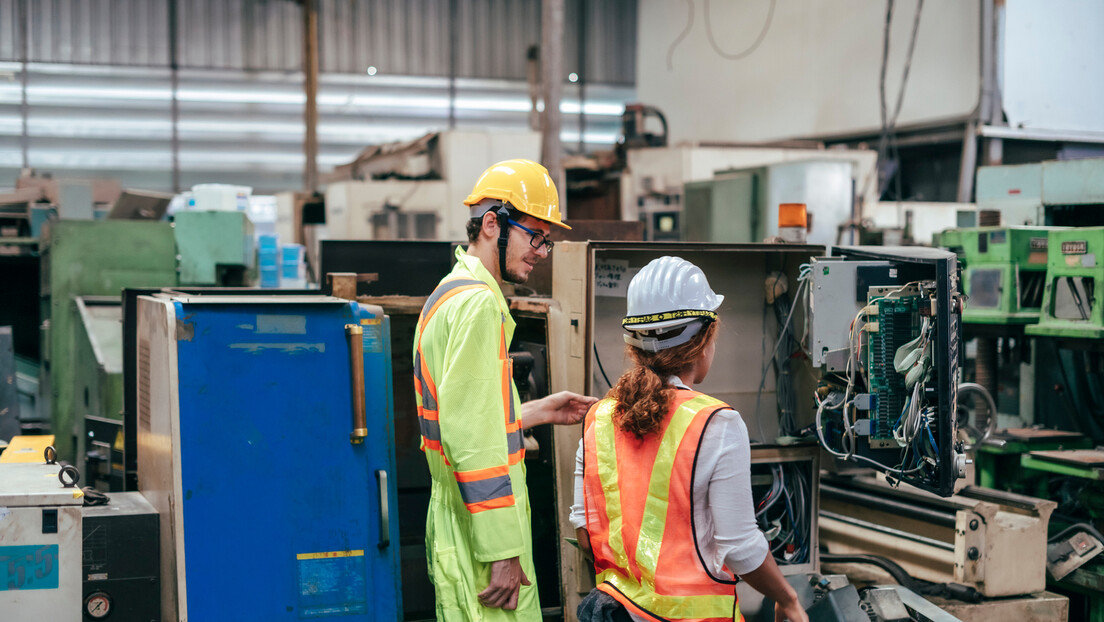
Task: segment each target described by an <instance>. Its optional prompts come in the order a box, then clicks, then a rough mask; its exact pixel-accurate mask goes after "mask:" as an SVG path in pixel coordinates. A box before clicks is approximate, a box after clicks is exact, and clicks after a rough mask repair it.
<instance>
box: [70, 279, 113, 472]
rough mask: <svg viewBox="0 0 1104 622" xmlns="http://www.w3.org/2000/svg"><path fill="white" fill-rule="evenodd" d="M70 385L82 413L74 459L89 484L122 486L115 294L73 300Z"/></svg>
mask: <svg viewBox="0 0 1104 622" xmlns="http://www.w3.org/2000/svg"><path fill="white" fill-rule="evenodd" d="M76 307H77V315H78V316H79V317H80V323H79V324H78V325H77V327H76V328H77V333H76V341H75V342H74V344H73V348H74V350H73V358H74V359H75V360H76V361H77V365H76V367H75V369H74V372H75V374H76V375H75V377H74V382H75V384H74V390H75V392H76V400H77V404H78V405H79V406H81V407H82V409H81V412H83V413H84V437H83V438H84V442H82V443H77V447H76V449H77V464H78V465H81V467H80V468H81V471H82V473H83V476H84V477H83V479H84V481H85V483H86V484H87V485H89V486H96V487H97V488H101V487H103V488H106V489H108V490H122V489H123V477H124V467H123V435H122V434H121V432H122V427H123V415H122V406H123V331H122V321H123V307H122V302H121V300H120V298H119V297H118V296H80V297H78V298H77V299H76Z"/></svg>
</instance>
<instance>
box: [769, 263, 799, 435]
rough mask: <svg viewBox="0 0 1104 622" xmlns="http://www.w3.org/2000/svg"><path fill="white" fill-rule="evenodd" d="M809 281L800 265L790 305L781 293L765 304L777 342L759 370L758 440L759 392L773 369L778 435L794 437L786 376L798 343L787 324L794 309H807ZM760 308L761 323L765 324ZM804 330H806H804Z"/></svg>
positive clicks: (792, 398) (793, 396)
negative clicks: (762, 320) (768, 306)
mask: <svg viewBox="0 0 1104 622" xmlns="http://www.w3.org/2000/svg"><path fill="white" fill-rule="evenodd" d="M811 278H812V266H811V265H810V264H801V266H800V271H799V273H798V277H797V291H795V292H794V297H793V301H792V302H791V300H790V298H789V296H788V295H787V293H786V292H785V291H782V292H780V293H778V294H776V295H775V296H774V301H773V302H771V303H769V304H770V306H771V308H772V309H773V311H774V316H775V320H776V322H777V324H778V338H777V339H776V340H775V342H774V350H773V351H772V352H771V355H770V357H769V358H766V359H764V363H763V370H762V373H761V374H760V377H759V388H758V390H757V392H756V396H755V422H756V425H757V426H758V427H759V438H762V439H765V438H766V434H765V433H764V431H763V420H762V419H761V418H760V417H759V406H760V404H761V402H762V399H763V388H764V387H765V386H766V384H767V372H768V371H769V370H770V369H771V368H772V367H773V368H774V370H775V385H776V387H775V392H776V398H777V406H778V432H779V434H780V435H782V436H794V435H796V434H797V420H796V418H795V413H796V411H797V392H796V389H795V388H794V379H793V375H792V374H791V373H790V369H791V361H792V359H793V355H794V353H796V352H798V351H800V349H801V342H802V341H804V339H805V335H804V334H803V335H802V337H801V339H800V340H799V339H797V338H796V337H795V336H794V332H793V330H791V328H790V324H791V322H792V321H793V315H794V311H796V310H797V308H798V306H802V307H804V308H806V309H807V308H808V306H809V282H810V280H811ZM765 313H766V310H765V308H764V322H765ZM806 328H807V327H806ZM763 344H764V347H763V350H766V333H765V332H764V337H763Z"/></svg>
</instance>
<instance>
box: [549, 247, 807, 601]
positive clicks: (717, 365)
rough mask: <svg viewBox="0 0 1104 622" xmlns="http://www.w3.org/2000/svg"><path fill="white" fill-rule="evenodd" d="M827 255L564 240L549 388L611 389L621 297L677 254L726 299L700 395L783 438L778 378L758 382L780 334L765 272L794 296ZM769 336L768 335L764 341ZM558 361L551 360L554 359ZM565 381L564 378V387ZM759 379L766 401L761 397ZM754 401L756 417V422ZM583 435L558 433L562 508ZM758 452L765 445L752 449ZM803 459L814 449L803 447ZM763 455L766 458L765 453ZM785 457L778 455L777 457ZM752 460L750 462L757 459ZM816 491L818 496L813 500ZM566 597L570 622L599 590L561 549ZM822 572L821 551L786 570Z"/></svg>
mask: <svg viewBox="0 0 1104 622" xmlns="http://www.w3.org/2000/svg"><path fill="white" fill-rule="evenodd" d="M823 253H824V248H823V247H821V246H805V245H783V244H753V245H736V244H690V243H673V244H669V243H641V242H562V243H559V244H557V245H556V261H555V263H554V264H553V298H554V299H555V300H556V301H557V302H558V303H559V306H560V311H561V313H562V315H561V318H562V319H559V320H558V322H557V323H558V324H559V325H560V328H559V329H558V330H557V331H555V332H552V331H550V335H552V339H553V340H554V341H559V342H560V343H561V344H562V346H561V347H562V351H563V352H564V356H563V357H562V362H558V363H557V366H556V368H553V369H552V370H551V372H550V373H551V378H552V390H553V391H555V390H558V389H557V387H559V388H565V389H570V390H573V391H577V392H579V393H583V394H586V395H595V396H602V395H604V394H605V393H606V391H607V390H608V389H609V385H608V384H607V382H606V378H607V377H608V379H609V380H610V381H611V382H612V381H614V380H616V378H617V377H618V376H620V374H621V373H622V372H623V371H624V370H625V369H626V368H627V365H628V360H627V359H626V358H625V357H624V356H623V352H624V348H625V344H624V342H623V340H622V338H621V335H622V332H623V331H622V329H621V318H622V317H623V316H624V314H625V296H626V292H627V287H628V283H629V281H630V280H631V278H632V276H633V275H635V274H636V272H637V271H638V270H639V269H640V268H641V267H643V266H644V265H645V264H646V263H647V262H649V261H651V260H652V259H655V258H657V257H661V256H663V255H677V256H680V257H683V258H684V259H687V260H689V261H691V262H693V263H694V264H696V265H697V266H699V267H701V268H702V270H703V271H704V272H705V274H706V276H707V278H708V279H709V284H710V286H711V287H712V288H713V290H714V291H716V292H717V293H718V294H722V295H724V296H725V299H724V303H723V304H722V306H721V308H720V309H719V314H720V317H721V320H720V332H719V336H718V346H717V351H716V356H715V358H714V361H713V366H712V370H711V371H710V373H709V377H708V378H706V380H705V381H704V382H702V383H701V384H700V385H698V386H695V389H697V390H700V391H702V392H704V393H707V394H709V395H712V396H714V397H717V398H719V399H721V400H724V401H725V402H727V403H729V404H731V405H732V406H733V407H734V408H735V409H736V410H738V411H739V412H740V413H741V414H742V416H743V419H744V421H745V423H746V425H747V427H748V432H749V434H750V436H751V438H752V440H753V442H754V441H761V440H764V439H772V440H773V439H774V438H775V437H776V436H777V435H778V427H779V426H778V412H779V410H778V406H777V387H776V385H775V381H774V375H773V373H768V374H767V375H766V378H765V379H763V378H762V374H763V368H764V363H765V362H768V361H769V360H770V356H771V349H772V348H773V346H774V343H773V342H774V339H773V337H774V336H775V335H777V334H778V329H779V327H778V326H777V325H776V322H775V320H774V317H773V315H771V316H770V317H768V314H766V313H764V310H763V305H764V298H763V297H764V281H765V279H766V278H767V275H768V273H770V272H772V271H781V272H782V273H784V274H786V275H787V277H788V278H789V283H790V291H791V294H792V293H793V290H794V288H796V285H797V277H798V274H799V271H800V266H801V264H803V263H806V262H808V261H809V260H810V259H811V258H812V257H814V256H818V255H821V254H823ZM792 322H793V326H802V325H803V324H804V322H805V313H804V310H803V309H801V308H798V309H796V310H795V312H794V317H793V319H792ZM764 335H767V337H766V338H764ZM554 360H555V359H554ZM808 365H809V363H808V362H807V360H802V361H800V362H799V363H798V365H797V368H796V370H797V371H796V372H795V381H796V386H797V392H798V394H799V395H811V394H812V391H813V385H812V383H811V378H812V375H811V373H808V372H810V371H811V369H810V368H809V367H808ZM560 379H562V380H560ZM761 380H763V383H764V386H763V392H762V396H761V399H758V400H757V396H758V388H759V384H760V381H761ZM757 402H758V411H759V412H758V416H756V410H757V408H756V407H757ZM810 418H811V412H810V410H809V408H808V407H807V406H804V407H802V408H801V409H799V412H798V419H799V422H801V423H802V425H804V424H805V423H808V421H809V420H810ZM581 432H582V431H581V429H579V428H578V427H574V426H571V427H569V426H558V427H557V428H556V429H555V431H554V434H555V446H556V455H557V469H556V471H557V476H558V481H557V494H558V496H559V507H561V508H565V507H570V505H571V503H572V499H573V495H574V490H573V485H572V483H573V472H574V467H575V450H576V448H577V447H578V443H579V439H580V437H581ZM801 449H802V448H800V447H799V448H792V449H781V448H771V447H764V448H762V450H763V451H766V452H768V453H769V452H770V451H775V452H778V453H777V454H776V455H775V457H768V458H766V462H770V461H771V460H778V461H791V460H794V457H793V456H791V455H785V452H787V451H791V450H792V451H799V450H801ZM756 451H759V448H757V449H755V450H753V456H754V455H755V453H754V452H756ZM804 451H806V452H807V453H806V455H805V458H802V459H806V460H807V459H809V457H810V456H809V454H812V455H816V454H817V452H818V450H817V449H816V447H815V446H813V445H809V446H807V447H805V448H804ZM759 455H760V456H762V455H763V454H759ZM778 456H782V457H778ZM754 459H755V458H753V460H754ZM815 498H816V493H815V490H814V491H813V492H812V499H813V500H815ZM810 519H811V524H812V528H811V532H812V533H815V532H816V515H815V513H814V514H813V515H812V516H811V517H810ZM559 520H560V532H561V533H562V534H569V533H572V531H573V529H572V527H571V526H570V523H569V522H568V520H567V513H566V512H561V516H560V518H559ZM560 567H561V574H562V577H563V591H564V616H565V620H569V621H571V620H574V619H576V618H575V615H574V614H575V609H576V607H577V606H578V603H579V601H580V600H581V598H582V597H583V596H584V595H585V594H586V593H587V592H589V591H590V589H591V588H592V587H593V585H594V583H593V574H592V573H593V569H592V567H591V565H590V563H589V562H588V561H587V560H585V559H584V558H583V556H582V554H581V552H579V551H578V550H577V549H575V548H574V547H568V546H565V547H562V550H561V556H560ZM810 569H812V570H813V571H816V570H819V567H818V564H817V560H816V556H815V553H814V555H813V559H812V560H811V563H810V564H806V565H795V566H790V567H784V570H783V571H784V572H787V573H790V572H794V573H796V572H808V571H810Z"/></svg>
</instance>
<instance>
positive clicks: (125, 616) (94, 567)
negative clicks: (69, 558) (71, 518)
mask: <svg viewBox="0 0 1104 622" xmlns="http://www.w3.org/2000/svg"><path fill="white" fill-rule="evenodd" d="M110 499H111V500H110V501H109V502H108V504H107V505H98V506H88V507H85V508H84V509H83V511H82V512H83V525H84V526H83V532H84V568H83V575H82V579H83V581H84V588H83V592H82V593H83V597H84V619H85V620H98V619H110V620H111V621H112V622H149V621H150V620H157V619H158V618H159V617H160V616H161V556H160V554H159V552H160V551H159V547H160V533H159V531H160V519H159V518H158V515H157V510H155V509H154V508H153V506H152V505H150V503H149V501H146V498H145V497H143V496H142V493H140V492H113V493H111V497H110ZM107 616H111V617H110V618H107Z"/></svg>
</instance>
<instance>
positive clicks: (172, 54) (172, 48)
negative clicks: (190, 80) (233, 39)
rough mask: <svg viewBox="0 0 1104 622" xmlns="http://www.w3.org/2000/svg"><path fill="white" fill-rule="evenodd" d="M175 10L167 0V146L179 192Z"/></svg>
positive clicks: (176, 25) (178, 105)
mask: <svg viewBox="0 0 1104 622" xmlns="http://www.w3.org/2000/svg"><path fill="white" fill-rule="evenodd" d="M177 10H178V8H177V3H176V0H169V76H170V79H171V83H172V86H171V89H172V102H171V103H170V113H171V118H172V138H171V140H170V143H169V148H170V149H171V151H172V189H173V192H180V58H179V55H178V49H177V48H178V46H179V43H178V41H179V39H178V35H179V32H178V31H179V25H178V22H177Z"/></svg>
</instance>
